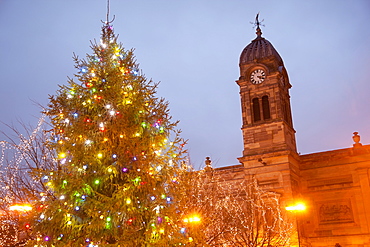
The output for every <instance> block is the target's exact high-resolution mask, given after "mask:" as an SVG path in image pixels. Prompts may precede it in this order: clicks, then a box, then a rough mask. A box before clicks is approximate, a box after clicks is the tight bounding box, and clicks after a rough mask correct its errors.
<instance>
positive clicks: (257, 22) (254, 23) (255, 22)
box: [250, 12, 265, 29]
mask: <svg viewBox="0 0 370 247" xmlns="http://www.w3.org/2000/svg"><path fill="white" fill-rule="evenodd" d="M259 15H260V13H259V12H258V13H257V15H256V20H255V21H254V22H250V23H251V24H252V25H253V27H257V29H259V28H260V26H263V27H264V26H265V25H263V24H262V22H263V21H264V20H262V21H259V20H258V17H259Z"/></svg>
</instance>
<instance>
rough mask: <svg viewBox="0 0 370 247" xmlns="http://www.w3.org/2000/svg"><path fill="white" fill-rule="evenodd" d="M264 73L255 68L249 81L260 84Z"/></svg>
mask: <svg viewBox="0 0 370 247" xmlns="http://www.w3.org/2000/svg"><path fill="white" fill-rule="evenodd" d="M265 77H266V74H265V71H263V70H262V69H256V70H255V71H253V72H252V73H251V82H252V83H253V84H261V83H262V82H263V81H264V80H265Z"/></svg>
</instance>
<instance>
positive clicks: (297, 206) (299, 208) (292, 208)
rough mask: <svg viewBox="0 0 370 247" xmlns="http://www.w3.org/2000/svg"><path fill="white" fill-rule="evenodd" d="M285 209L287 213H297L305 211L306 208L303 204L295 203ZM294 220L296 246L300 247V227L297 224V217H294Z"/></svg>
mask: <svg viewBox="0 0 370 247" xmlns="http://www.w3.org/2000/svg"><path fill="white" fill-rule="evenodd" d="M285 209H286V210H287V211H290V212H294V213H297V212H304V211H306V209H307V207H306V205H305V204H304V203H303V202H297V203H296V204H295V205H292V206H288V207H285ZM295 219H296V226H297V237H298V246H301V236H300V235H301V234H300V229H299V228H300V227H299V224H298V217H297V216H296V218H295Z"/></svg>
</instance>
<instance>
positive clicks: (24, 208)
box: [9, 204, 32, 212]
mask: <svg viewBox="0 0 370 247" xmlns="http://www.w3.org/2000/svg"><path fill="white" fill-rule="evenodd" d="M9 210H11V211H22V212H27V211H30V210H32V207H31V206H30V205H28V204H15V205H13V206H10V207H9Z"/></svg>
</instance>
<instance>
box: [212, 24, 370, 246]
mask: <svg viewBox="0 0 370 247" xmlns="http://www.w3.org/2000/svg"><path fill="white" fill-rule="evenodd" d="M256 26H257V29H256V30H257V32H256V34H257V37H256V38H255V39H254V40H253V41H252V42H251V43H250V44H248V45H247V46H246V47H245V48H244V50H243V51H242V53H241V56H240V63H239V66H240V77H239V79H238V80H237V81H236V83H237V84H238V85H239V87H240V98H241V109H242V133H243V140H244V150H243V156H242V157H240V158H238V159H239V162H240V165H236V166H229V167H222V168H219V169H217V170H218V171H219V172H222V173H223V174H224V175H225V177H226V178H227V179H230V180H231V179H232V180H234V181H235V180H238V179H249V178H251V177H254V178H256V179H257V181H258V184H259V185H260V186H263V187H264V188H266V189H268V190H272V191H275V192H278V193H279V194H281V203H282V207H284V208H285V206H288V205H291V204H294V203H295V202H296V201H298V200H299V201H304V202H305V204H306V205H307V210H306V211H305V212H304V213H301V214H298V213H297V214H295V217H296V219H297V225H298V227H297V229H299V233H298V238H299V239H300V240H299V242H300V246H320V247H329V246H330V247H335V246H336V247H339V246H342V247H360V246H361V247H365V246H370V181H369V179H370V178H369V171H370V145H362V144H361V143H360V137H359V135H358V133H356V132H355V133H354V136H353V140H354V144H353V147H350V148H346V149H339V150H333V151H327V152H319V153H312V154H305V155H300V154H298V153H297V149H296V140H295V130H294V128H293V121H292V115H291V107H290V96H289V89H290V88H291V84H290V81H289V77H288V73H287V70H286V68H285V67H284V63H283V60H282V58H281V57H280V55H279V54H278V52H277V51H276V50H275V48H274V47H273V46H272V44H271V43H270V42H269V41H268V40H266V39H265V38H263V37H262V32H261V29H260V27H259V22H258V19H257V21H256Z"/></svg>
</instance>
